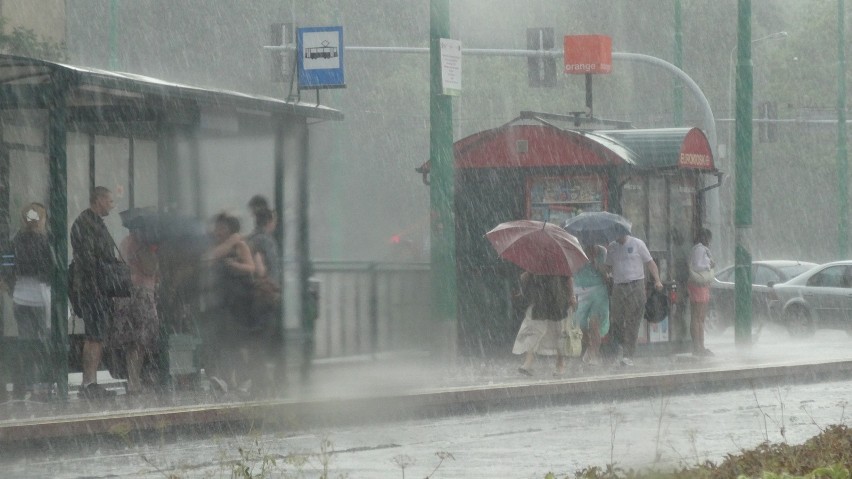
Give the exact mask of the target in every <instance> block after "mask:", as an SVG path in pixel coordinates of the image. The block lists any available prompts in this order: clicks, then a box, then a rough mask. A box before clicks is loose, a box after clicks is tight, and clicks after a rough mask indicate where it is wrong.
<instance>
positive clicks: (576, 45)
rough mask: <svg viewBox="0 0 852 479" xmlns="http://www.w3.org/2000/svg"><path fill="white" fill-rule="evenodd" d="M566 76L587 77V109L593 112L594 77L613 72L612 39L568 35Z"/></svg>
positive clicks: (565, 49) (600, 36) (565, 48)
mask: <svg viewBox="0 0 852 479" xmlns="http://www.w3.org/2000/svg"><path fill="white" fill-rule="evenodd" d="M563 47H564V48H563V52H564V53H563V54H564V57H565V69H564V70H563V72H564V73H565V74H566V75H585V76H586V108H588V109H589V116H593V115H592V112H593V109H592V75H600V74H607V73H609V72H611V71H612V38H610V37H608V36H606V35H566V36H565V40H564V45H563Z"/></svg>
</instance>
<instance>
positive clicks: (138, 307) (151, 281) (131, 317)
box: [110, 220, 160, 396]
mask: <svg viewBox="0 0 852 479" xmlns="http://www.w3.org/2000/svg"><path fill="white" fill-rule="evenodd" d="M126 226H127V228H128V229H129V230H130V234H129V235H127V237H125V238H124V240H122V241H121V245H119V251H120V252H121V256H122V257H123V258H124V259H125V260H126V261H127V264H128V266H130V280H131V287H130V296H129V297H127V298H115V300H114V301H115V319H114V322H113V328H112V334H111V338H110V339H111V342H112V346H113V348H116V349H119V350H120V351H121V352H122V353H123V356H124V359H125V362H126V367H127V394H128V395H129V396H133V395H138V394H141V393H142V392H143V385H142V378H141V371H142V365H143V364H144V363H145V360H146V359H148V358H150V357H151V356H152V353H153V352H154V351H155V350H156V347H157V343H158V341H159V339H160V318H159V316H158V315H157V300H156V288H157V284H158V282H159V265H158V259H157V253H156V248H155V245H153V244H150V243H147V242H145V241H143V240H142V235H141V230H140V226H141V224H140V223H139V222H138V220H137V221H136V222H134V221H132V220H131V221H130V222H128V223H126Z"/></svg>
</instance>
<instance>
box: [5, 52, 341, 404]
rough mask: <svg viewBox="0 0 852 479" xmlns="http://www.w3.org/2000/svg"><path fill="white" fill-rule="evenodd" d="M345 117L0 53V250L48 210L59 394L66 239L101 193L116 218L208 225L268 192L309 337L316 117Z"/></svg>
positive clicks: (294, 300) (294, 303)
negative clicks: (109, 198)
mask: <svg viewBox="0 0 852 479" xmlns="http://www.w3.org/2000/svg"><path fill="white" fill-rule="evenodd" d="M342 118H343V115H342V114H341V113H340V112H339V111H337V110H334V109H331V108H327V107H323V106H321V105H313V104H307V103H302V102H291V101H284V100H280V99H276V98H271V97H264V96H258V95H249V94H243V93H239V92H234V91H226V90H218V89H209V88H199V87H194V86H189V85H183V84H177V83H171V82H167V81H162V80H158V79H155V78H150V77H145V76H141V75H135V74H130V73H122V72H112V71H104V70H99V69H95V68H87V67H78V66H72V65H66V64H60V63H53V62H48V61H43V60H38V59H33V58H26V57H20V56H13V55H0V248H3V249H4V250H6V249H7V248H8V245H9V241H10V240H11V238H12V237H13V235H14V233H15V232H16V231H17V230H18V229H19V228H20V222H21V220H20V218H19V216H20V215H19V212H20V211H21V208H22V207H23V206H24V205H26V204H29V203H30V202H32V201H37V202H41V203H43V204H44V205H45V206H46V208H47V211H48V225H47V229H48V235H49V240H50V244H51V246H52V248H53V250H54V254H55V259H56V270H55V271H54V274H53V275H52V284H51V287H52V305H51V311H50V327H51V338H52V340H51V344H50V348H49V349H50V351H51V352H50V360H51V362H52V364H53V367H52V368H49V369H50V371H51V372H52V373H53V374H52V376H53V377H51V378H47V379H48V381H50V382H56V383H57V384H58V386H59V387H58V389H59V393H60V396H62V397H65V396H66V395H67V392H68V383H67V381H68V347H69V346H68V345H69V341H68V338H69V332H73V331H69V324H70V325H71V326H70V327H71V329H73V328H74V325H73V324H72V323H71V322H70V321H69V305H68V299H67V284H68V281H67V274H68V263H69V257H70V248H69V240H68V233H69V228H70V225H71V223H72V222H73V220H74V218H76V216H77V215H78V214H79V213H80V212H81V211H83V210H84V209H86V208H87V207H88V198H89V194H90V192H91V191H92V189H93V188H94V187H95V186H96V185H103V186H107V187H108V188H110V189H111V190H112V191H113V193H114V196H115V200H116V210H115V212H116V213H117V212H118V211H121V210H124V209H128V208H133V207H151V208H154V209H155V210H156V211H157V212H159V213H163V214H169V215H172V216H174V217H178V218H191V219H193V220H195V221H198V222H199V224H203V220H204V219H205V218H207V217H208V216H209V215H211V214H213V213H216V212H218V211H220V210H222V209H223V205H225V206H227V207H231V208H233V207H244V206H245V204H246V202H247V200H248V198H249V197H250V196H251V195H252V194H253V193H257V192H268V194H270V196H271V199H272V207H273V208H274V209H275V210H276V212H277V215H278V218H277V219H278V225H279V226H278V230H277V232H276V236H277V238H276V239H277V241H278V245H279V248H280V250H279V253H280V254H279V257H280V258H282V263H285V262H284V261H283V258H284V256H285V254H286V257H287V259H288V261H286V263H287V264H282V268H281V269H282V270H283V273H282V276H283V277H282V278H280V280H281V284H282V285H283V288H284V291H283V296H284V297H285V299H286V300H287V301H289V306H288V308H287V310H288V311H295V312H296V314H294V315H291V316H295V318H286V319H285V317H286V316H287V315H284V314H282V317H281V318H280V321H279V323H280V327H281V328H284V327H288V328H289V327H293V326H295V327H297V328H302V329H310V328H311V327H312V325H311V321H310V318H309V316H308V315H306V314H304V311H305V310H306V309H307V308H308V306H309V305H308V298H310V292H309V282H308V278H309V276H310V262H309V250H308V219H307V209H308V191H307V188H308V186H307V184H306V183H307V175H308V163H309V162H308V159H309V156H310V151H309V150H310V149H309V143H310V135H309V130H310V125H311V124H314V123H316V122H319V121H325V120H340V119H342ZM246 172H248V175H246ZM235 174H243V176H242V178H244V179H245V180H246V182H247V184H246V185H241V184H240V183H239V182H238V181H235V177H234V175H235ZM244 188H247V189H244ZM285 211H287V214H286V215H285V214H284V212H285ZM118 216H119V215H118V214H112V215H110V216H109V217H107V218H105V220H106V223H107V226H108V228H109V229H110V232H111V233H112V235H113V237H114V238H116V240H120V239H121V238H122V237H123V236H124V235H125V234H126V230H124V229H123V228H122V226H121V223H120V220H119V217H118ZM285 224H286V225H287V228H286V235H285V234H284V231H285V229H284V225H285ZM202 229H203V228H202ZM243 231H245V228H244V229H243ZM5 263H9V262H8V261H7V262H5ZM7 268H8V266H7ZM163 281H168V278H163ZM168 288H169V285H164V287H163V288H162V289H163V290H168ZM9 302H10V301H9V297H8V293H7V296H5V297H4V301H2V302H0V319H2V324H5V325H7V326H8V325H9V324H13V323H14V321H10V320H9V313H10V311H11V308H10V307H9V305H8V303H9ZM161 309H162V311H161V314H162V315H163V318H162V319H163V323H164V324H165V325H166V327H167V328H170V327H171V328H172V330H171V331H166V332H174V331H176V329H175V325H176V324H177V323H178V322H179V321H180V320H181V318H180V316H181V314H182V313H180V312H179V311H177V310H176V309H177V308H172V309H171V310H170V309H169V304H168V300H166V301H164V304H163V307H162V308H161ZM285 321H289V322H290V323H291V324H288V325H285ZM2 341H3V343H2V347H0V360H3V357H4V356H9V355H14V354H16V352H15V351H16V350H18V349H21V348H16V347H15V346H16V338H15V337H14V336H13V335H11V334H9V331H8V328H7V331H6V332H5V334H4V336H3V337H2ZM17 346H21V345H17ZM7 359H8V358H7ZM172 367H173V368H174V365H172ZM0 382H3V383H5V381H0Z"/></svg>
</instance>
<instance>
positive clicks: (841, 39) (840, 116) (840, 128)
mask: <svg viewBox="0 0 852 479" xmlns="http://www.w3.org/2000/svg"><path fill="white" fill-rule="evenodd" d="M845 17H846V5H845V1H844V0H837V181H838V184H837V199H838V202H837V259H845V258H846V254H847V252H848V249H849V192H848V189H847V188H848V186H847V183H848V181H847V175H848V174H849V158H848V152H847V150H846V50H845V49H846V46H845V43H846V20H845Z"/></svg>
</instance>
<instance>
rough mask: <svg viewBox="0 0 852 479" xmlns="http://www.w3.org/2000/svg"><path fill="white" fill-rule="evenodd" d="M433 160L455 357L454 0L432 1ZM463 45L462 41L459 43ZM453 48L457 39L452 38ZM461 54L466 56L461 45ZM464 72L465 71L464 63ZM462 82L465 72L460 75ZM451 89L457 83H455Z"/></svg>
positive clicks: (438, 287) (445, 330) (434, 227)
mask: <svg viewBox="0 0 852 479" xmlns="http://www.w3.org/2000/svg"><path fill="white" fill-rule="evenodd" d="M429 18H430V22H429V25H430V28H429V52H430V54H429V59H430V82H429V83H430V87H429V98H430V101H429V161H430V164H431V165H432V166H431V175H432V181H431V182H430V183H429V203H430V206H431V210H432V211H431V214H430V218H431V225H430V245H431V247H430V253H431V260H432V278H431V279H432V281H431V286H432V287H431V296H432V318H433V320H434V322H435V323H434V330H435V331H436V338H435V340H436V342H437V343H438V344H436V345H435V346H437V349H438V351H437V352H442V353H443V354H441V356H442V357H446V358H451V357H455V345H456V338H455V336H456V328H457V325H456V313H457V311H456V307H457V306H456V302H457V297H456V256H455V249H456V245H455V238H456V237H455V233H456V232H455V220H454V218H453V205H454V203H455V199H454V194H455V191H454V182H455V180H454V171H453V102H452V97H451V96H448V95H446V94H445V91H446V83H445V80H447V79H450V78H448V76H447V75H444V74H443V72H444V64H445V63H444V61H445V60H444V55H443V54H442V53H443V51H444V48H442V47H443V45H444V44H445V43H444V42H445V39H446V38H447V37H448V36H449V35H450V5H449V0H431V1H430V3H429ZM457 46H458V47H459V48H460V47H461V45H457ZM450 47H451V48H452V44H450ZM457 58H459V60H460V59H461V53H460V51H459V53H458V55H457ZM458 65H459V73H461V63H459V64H458ZM458 80H459V84H458V87H459V88H460V87H461V84H460V80H461V75H459V76H458ZM451 89H452V85H451Z"/></svg>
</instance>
